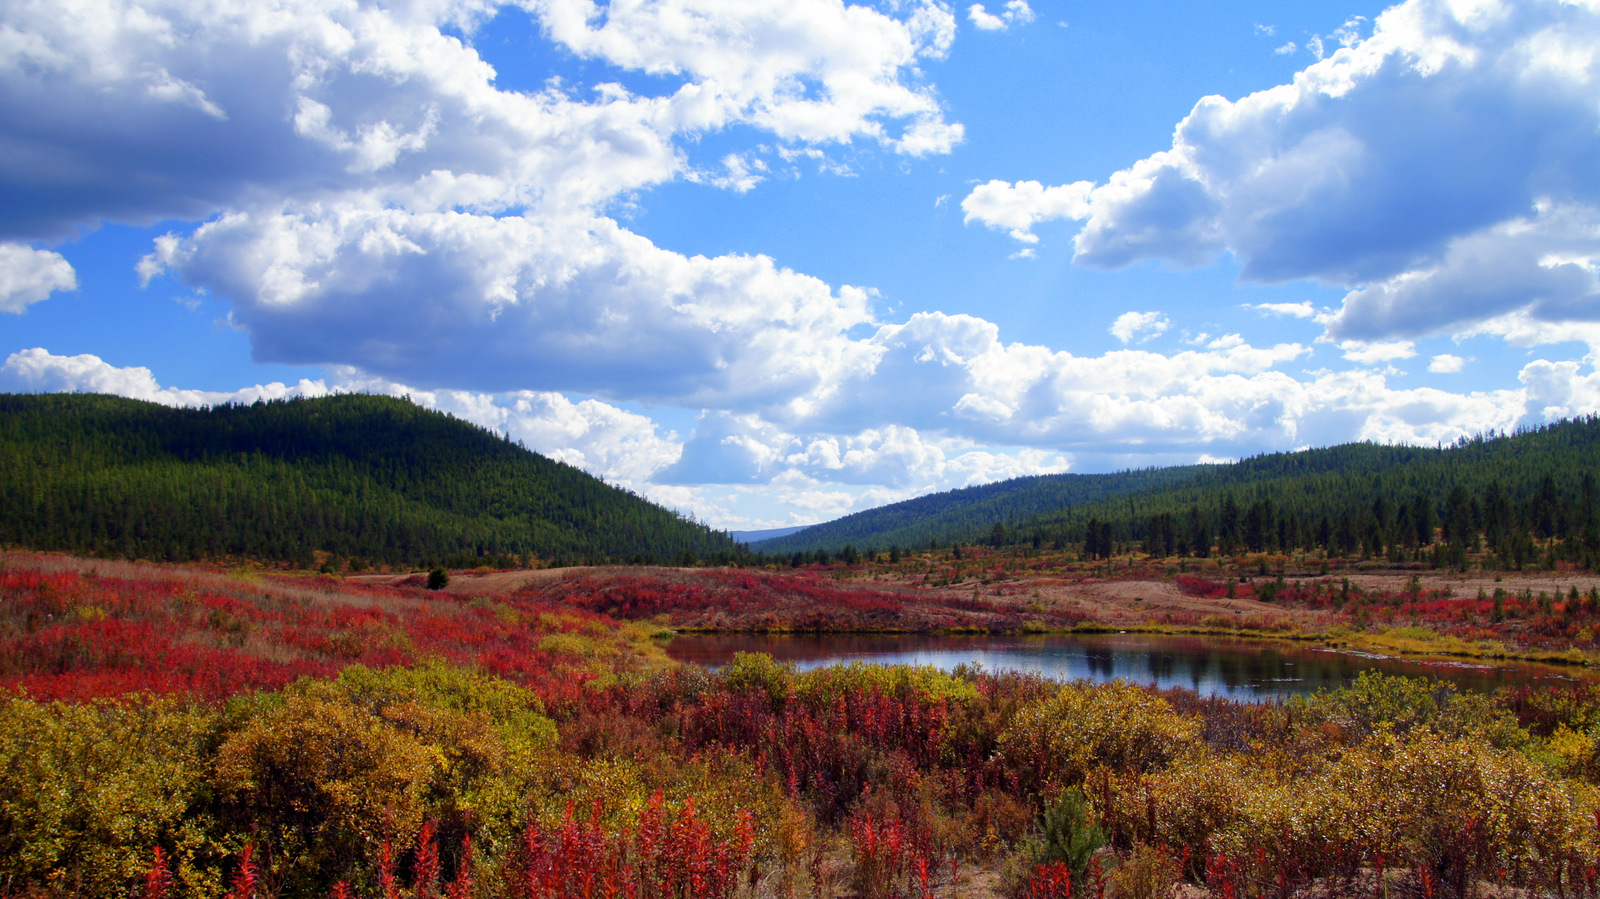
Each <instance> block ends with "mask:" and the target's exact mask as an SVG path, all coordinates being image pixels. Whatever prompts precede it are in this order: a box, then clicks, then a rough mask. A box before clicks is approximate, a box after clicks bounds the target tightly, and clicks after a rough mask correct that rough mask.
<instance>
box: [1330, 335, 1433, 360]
mask: <svg viewBox="0 0 1600 899" xmlns="http://www.w3.org/2000/svg"><path fill="white" fill-rule="evenodd" d="M1339 349H1340V350H1342V351H1343V352H1344V357H1345V358H1346V359H1349V360H1350V361H1351V362H1359V363H1360V364H1362V365H1372V364H1374V363H1378V362H1394V361H1396V360H1398V359H1410V358H1411V357H1413V356H1415V355H1416V354H1417V348H1416V345H1415V344H1413V343H1412V342H1411V341H1409V340H1394V341H1389V342H1387V343H1362V342H1361V341H1359V340H1346V341H1344V342H1342V343H1340V344H1339Z"/></svg>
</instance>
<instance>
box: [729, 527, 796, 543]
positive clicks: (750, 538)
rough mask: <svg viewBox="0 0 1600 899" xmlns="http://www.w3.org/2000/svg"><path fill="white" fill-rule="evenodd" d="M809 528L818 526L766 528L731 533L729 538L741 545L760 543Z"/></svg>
mask: <svg viewBox="0 0 1600 899" xmlns="http://www.w3.org/2000/svg"><path fill="white" fill-rule="evenodd" d="M809 527H816V525H810V524H797V525H794V526H793V527H787V528H766V529H764V530H759V531H729V532H728V536H729V537H732V538H733V539H734V540H736V541H738V542H740V543H760V542H761V541H763V540H774V539H776V538H778V537H787V536H789V535H790V534H793V533H794V532H796V531H803V530H805V529H806V528H809Z"/></svg>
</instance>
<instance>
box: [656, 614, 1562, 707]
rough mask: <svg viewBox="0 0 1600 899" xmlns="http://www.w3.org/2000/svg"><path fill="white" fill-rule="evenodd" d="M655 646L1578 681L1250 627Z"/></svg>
mask: <svg viewBox="0 0 1600 899" xmlns="http://www.w3.org/2000/svg"><path fill="white" fill-rule="evenodd" d="M662 645H663V649H664V651H665V652H666V654H667V655H668V657H670V658H672V659H674V660H676V661H679V662H686V663H695V664H702V665H707V666H708V667H716V666H718V665H721V664H726V663H727V662H728V661H729V660H731V658H732V656H733V654H734V653H737V652H758V653H765V654H767V655H770V656H772V657H773V658H775V659H776V660H778V661H781V662H786V663H790V664H794V665H797V666H798V667H800V668H802V669H806V668H812V667H819V666H824V665H830V664H848V663H852V662H865V663H870V664H884V665H897V664H904V665H933V666H935V667H939V668H941V669H943V670H953V669H954V668H955V667H956V666H958V665H961V664H966V663H970V662H976V663H978V664H981V665H983V666H984V667H985V668H989V669H991V670H1014V671H1028V672H1033V673H1039V674H1043V675H1045V676H1047V677H1051V678H1056V679H1063V680H1076V679H1080V678H1088V679H1090V680H1097V681H1106V680H1112V679H1126V680H1130V681H1133V682H1142V683H1147V684H1153V685H1155V686H1157V687H1162V688H1166V687H1174V686H1176V687H1187V688H1190V689H1195V690H1197V691H1199V692H1203V693H1209V694H1211V695H1226V696H1231V697H1234V698H1240V697H1249V698H1251V699H1256V700H1259V699H1267V698H1273V697H1279V698H1282V697H1286V696H1290V695H1298V694H1306V693H1310V692H1314V691H1315V690H1318V689H1323V688H1334V687H1339V686H1342V685H1345V684H1347V683H1348V682H1350V680H1351V679H1353V678H1354V677H1355V676H1356V675H1357V674H1359V673H1360V672H1361V671H1365V670H1381V671H1385V672H1387V673H1390V674H1401V675H1405V676H1414V677H1434V678H1438V679H1440V680H1444V681H1449V682H1453V683H1456V684H1457V685H1458V686H1459V687H1461V688H1463V689H1468V690H1475V691H1486V690H1495V689H1499V688H1500V687H1503V686H1507V685H1512V684H1520V683H1543V682H1557V681H1562V682H1570V681H1573V680H1575V679H1584V675H1583V673H1582V672H1583V671H1585V670H1586V669H1581V668H1576V667H1574V666H1571V665H1567V666H1556V665H1548V664H1542V663H1539V662H1528V661H1523V660H1508V659H1483V658H1470V657H1464V656H1451V655H1443V654H1433V655H1419V654H1411V655H1407V656H1399V655H1395V654H1389V653H1376V652H1369V651H1367V649H1366V648H1365V647H1363V646H1359V645H1354V644H1352V643H1350V642H1348V641H1344V640H1316V639H1306V638H1300V639H1284V638H1283V637H1281V636H1263V635H1257V634H1248V633H1238V632H1227V633H1215V632H1212V633H1196V632H1182V633H1179V632H1173V631H1171V630H1139V629H1134V628H1108V629H1103V630H1098V631H1095V632H1087V631H1083V630H1078V631H1066V632H1057V633H1049V634H1043V633H1012V634H973V633H957V634H932V633H906V632H884V631H815V630H813V631H806V632H772V631H767V632H757V631H751V630H746V631H726V630H724V631H718V632H710V631H701V632H698V633H682V634H680V635H678V636H676V637H675V638H674V639H673V640H671V641H668V642H666V643H664V644H662Z"/></svg>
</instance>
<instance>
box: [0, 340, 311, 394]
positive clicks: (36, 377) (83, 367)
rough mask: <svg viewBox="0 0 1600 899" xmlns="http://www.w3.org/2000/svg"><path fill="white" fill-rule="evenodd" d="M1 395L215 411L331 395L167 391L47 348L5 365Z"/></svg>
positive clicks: (280, 389) (301, 389)
mask: <svg viewBox="0 0 1600 899" xmlns="http://www.w3.org/2000/svg"><path fill="white" fill-rule="evenodd" d="M0 391H4V392H7V393H110V394H114V395H116V396H125V397H128V398H130V399H136V400H147V401H149V402H152V403H161V404H162V405H164V406H213V405H216V404H218V403H253V402H255V401H256V400H258V399H261V400H275V399H285V398H288V397H298V396H307V397H310V396H324V395H326V394H327V393H329V390H328V386H327V385H326V384H325V383H324V382H322V381H320V380H319V381H311V380H302V381H300V383H298V384H296V385H294V386H288V385H285V384H283V383H281V382H278V381H274V382H272V383H271V384H265V385H262V384H258V385H256V386H254V387H246V388H243V389H241V390H234V391H213V390H183V389H177V388H172V387H162V386H161V385H160V384H159V383H157V381H156V379H155V375H153V374H151V372H150V369H148V368H145V367H143V366H129V367H126V368H119V367H117V366H114V365H112V364H110V363H108V362H106V361H105V360H103V359H101V358H100V357H99V356H95V355H91V354H88V353H84V354H81V355H77V356H57V355H55V354H53V353H51V352H50V351H49V350H46V349H44V348H42V347H34V348H32V349H27V350H19V351H18V352H15V353H12V354H11V355H10V356H8V357H6V361H5V364H4V365H0Z"/></svg>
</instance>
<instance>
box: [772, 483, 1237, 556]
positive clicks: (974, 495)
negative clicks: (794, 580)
mask: <svg viewBox="0 0 1600 899" xmlns="http://www.w3.org/2000/svg"><path fill="white" fill-rule="evenodd" d="M1205 467H1206V466H1200V465H1185V466H1177V467H1173V468H1149V469H1143V470H1140V471H1123V472H1117V473H1115V474H1090V475H1084V474H1052V475H1035V476H1032V477H1025V478H1013V479H1011V480H1008V481H998V482H996V483H993V484H983V485H980V486H977V487H964V488H962V489H959V490H948V491H945V492H943V493H933V494H929V495H927V496H919V497H917V498H915V499H908V500H904V501H902V502H898V503H893V504H890V505H887V506H879V507H878V508H876V509H867V510H866V511H863V512H857V513H855V514H853V515H846V516H845V517H843V518H837V519H834V520H833V521H829V522H824V523H822V524H818V525H812V526H811V527H809V528H806V529H804V530H801V531H796V532H795V533H793V534H789V535H786V536H783V537H778V538H776V539H772V540H763V541H761V542H759V543H752V544H751V545H750V549H751V550H752V551H761V552H767V553H788V552H796V551H801V550H816V549H825V550H828V551H829V552H836V551H838V550H839V549H841V548H843V547H844V546H847V545H849V546H855V547H857V548H862V547H869V546H870V547H877V548H886V547H889V546H900V547H904V548H912V547H920V546H926V545H927V544H928V543H929V541H933V542H937V543H941V544H949V543H951V542H953V541H964V540H971V539H974V538H976V537H978V536H980V535H987V534H988V533H989V531H990V529H991V528H993V526H994V524H995V522H1002V523H1007V522H1013V523H1014V522H1016V521H1019V520H1022V519H1029V518H1033V517H1034V516H1038V515H1042V514H1046V513H1049V512H1053V511H1055V510H1058V509H1061V508H1065V507H1069V506H1075V505H1079V504H1082V503H1089V502H1094V501H1096V500H1100V499H1104V498H1106V497H1110V496H1120V495H1122V494H1125V493H1131V492H1133V491H1137V490H1149V489H1152V488H1155V487H1159V486H1161V485H1164V484H1171V483H1175V482H1179V481H1183V480H1187V479H1189V478H1192V477H1194V476H1195V475H1196V474H1198V473H1199V472H1200V471H1201V470H1202V469H1203V468H1205Z"/></svg>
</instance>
